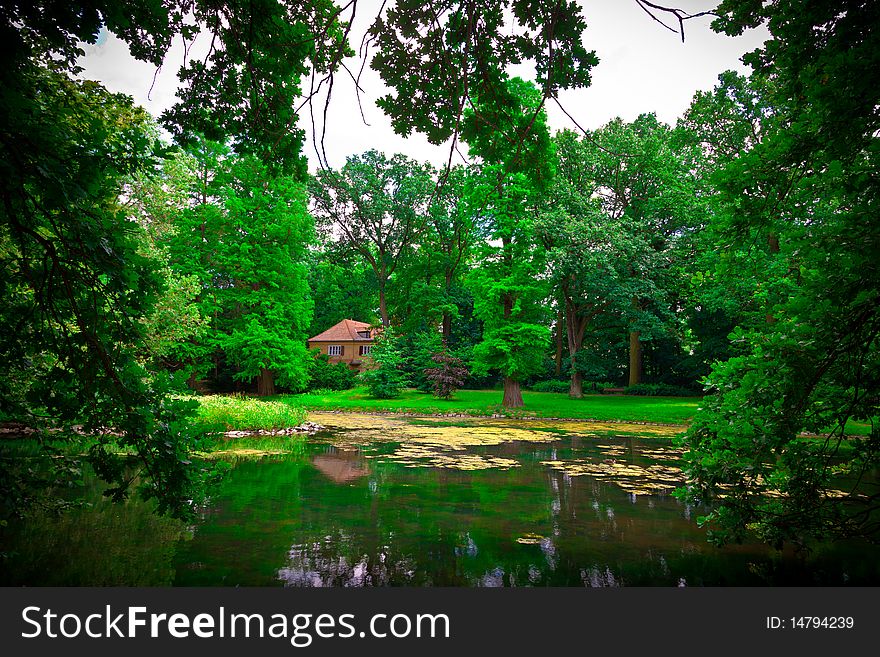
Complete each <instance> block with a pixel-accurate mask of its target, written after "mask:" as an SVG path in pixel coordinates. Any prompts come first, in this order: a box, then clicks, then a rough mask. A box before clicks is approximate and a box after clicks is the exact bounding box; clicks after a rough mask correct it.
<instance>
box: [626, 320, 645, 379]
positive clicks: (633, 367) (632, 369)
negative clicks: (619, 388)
mask: <svg viewBox="0 0 880 657" xmlns="http://www.w3.org/2000/svg"><path fill="white" fill-rule="evenodd" d="M641 382H642V343H641V341H640V340H639V332H638V331H631V332H630V334H629V385H631V386H634V385H636V384H637V383H641Z"/></svg>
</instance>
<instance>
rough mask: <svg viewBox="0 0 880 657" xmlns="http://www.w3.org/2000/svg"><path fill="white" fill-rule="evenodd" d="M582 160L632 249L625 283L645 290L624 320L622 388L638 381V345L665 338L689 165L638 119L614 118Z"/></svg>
mask: <svg viewBox="0 0 880 657" xmlns="http://www.w3.org/2000/svg"><path fill="white" fill-rule="evenodd" d="M587 143H588V144H589V145H590V147H591V148H590V150H591V153H590V155H589V157H588V158H587V159H586V166H587V167H588V171H589V173H588V176H589V177H590V178H592V179H593V180H594V181H595V185H596V193H597V196H598V197H599V199H600V200H601V203H602V207H603V209H604V211H605V213H606V214H607V216H608V217H610V218H611V219H612V220H616V221H619V222H621V226H625V227H626V229H627V231H628V233H629V234H630V235H631V239H632V242H631V244H632V245H633V246H635V245H636V244H641V245H647V246H649V248H647V249H645V248H637V249H633V250H632V256H636V255H637V254H638V257H632V259H631V260H630V261H629V267H630V276H631V277H632V278H634V279H641V281H642V285H643V288H644V289H645V291H651V294H649V295H645V296H642V295H640V294H634V295H633V297H632V299H631V302H630V309H629V312H628V313H626V318H627V320H628V322H627V323H628V324H629V384H630V385H635V384H637V383H640V382H641V381H642V374H643V363H642V360H643V357H642V342H643V341H644V340H645V339H647V338H650V337H651V336H652V335H654V334H662V333H663V332H664V330H665V329H664V322H665V320H666V319H668V318H669V306H668V303H667V302H666V299H664V293H665V291H666V290H667V289H669V287H670V286H671V285H672V282H671V281H670V276H671V275H674V274H675V268H674V267H672V266H671V265H672V264H673V262H674V260H675V258H674V254H675V252H676V246H677V244H678V242H680V241H681V238H682V236H683V235H685V234H686V233H687V228H688V227H689V225H690V224H691V223H692V222H693V215H694V214H695V210H696V209H697V208H698V207H699V206H698V204H697V203H696V197H695V193H694V190H695V188H694V182H695V181H694V176H693V174H692V172H691V171H690V169H689V166H688V165H689V162H688V160H687V158H686V157H683V154H682V153H680V152H679V151H678V149H677V148H676V141H675V139H674V135H673V131H672V130H671V129H670V128H669V126H667V125H665V124H663V123H660V122H659V121H657V118H656V117H655V116H654V115H653V114H643V115H641V116H640V117H638V118H637V119H636V120H635V121H633V122H632V123H624V122H623V121H621V120H620V119H615V120H613V121H611V122H610V123H608V124H607V125H605V126H603V127H602V128H601V129H599V130H597V131H596V132H594V133H593V134H592V135H590V138H589V140H588V141H587Z"/></svg>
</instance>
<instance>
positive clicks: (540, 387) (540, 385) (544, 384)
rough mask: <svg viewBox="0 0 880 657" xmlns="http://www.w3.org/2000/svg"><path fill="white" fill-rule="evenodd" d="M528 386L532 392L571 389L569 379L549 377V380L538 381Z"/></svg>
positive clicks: (565, 390)
mask: <svg viewBox="0 0 880 657" xmlns="http://www.w3.org/2000/svg"><path fill="white" fill-rule="evenodd" d="M529 387H530V389H531V390H533V391H534V392H568V391H569V390H570V389H571V381H560V380H559V379H550V380H549V381H538V382H537V383H533V384H532V385H531V386H529Z"/></svg>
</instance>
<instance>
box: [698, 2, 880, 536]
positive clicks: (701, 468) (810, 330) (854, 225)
mask: <svg viewBox="0 0 880 657" xmlns="http://www.w3.org/2000/svg"><path fill="white" fill-rule="evenodd" d="M718 11H719V13H720V15H721V17H720V18H719V19H718V20H717V21H716V22H715V24H714V25H715V27H716V29H720V30H724V31H726V32H727V33H729V34H738V33H740V32H741V31H742V30H743V29H744V28H746V27H749V26H752V25H758V24H762V23H765V24H767V26H768V27H769V29H770V33H771V39H770V40H769V41H768V42H767V43H766V44H765V47H764V48H761V49H759V50H757V51H755V52H754V53H751V54H749V55H747V56H746V58H745V61H746V62H747V63H750V64H751V65H752V66H753V67H754V68H755V73H754V74H753V78H754V76H758V77H759V79H758V80H757V81H756V83H755V84H756V85H758V86H759V87H761V88H767V89H768V96H767V102H768V104H769V105H770V107H772V108H773V110H772V112H773V114H774V115H775V116H776V120H775V121H773V122H769V123H766V124H764V133H763V134H762V135H761V136H760V137H761V138H760V140H758V141H757V142H755V143H749V144H746V145H745V148H744V149H743V151H742V152H741V153H739V155H738V156H737V157H736V158H734V159H733V160H731V161H729V162H726V163H725V164H724V166H723V167H722V169H721V170H720V171H719V173H718V174H717V176H716V178H715V181H714V183H715V185H716V188H717V189H718V192H719V196H720V200H721V203H722V207H724V208H726V210H727V211H726V212H725V213H723V214H721V215H720V216H719V226H718V230H719V233H720V234H721V235H723V236H724V237H725V238H726V240H727V242H726V244H729V245H730V246H728V247H727V248H726V251H736V250H744V249H745V248H747V246H746V245H747V243H748V242H752V243H757V244H766V245H767V247H766V250H767V253H768V255H769V261H770V262H771V263H774V264H776V265H777V266H774V267H770V268H766V269H767V271H766V276H765V278H764V280H763V281H758V283H757V284H756V285H754V292H753V294H752V297H753V303H754V304H755V306H756V307H760V308H762V309H765V310H766V313H765V314H764V320H763V321H753V322H750V323H748V324H747V325H745V326H743V327H741V328H740V329H739V330H738V331H737V332H736V334H735V340H736V341H737V342H738V343H740V344H741V345H742V346H743V352H742V354H741V355H738V356H736V357H734V358H731V359H730V360H728V361H726V362H724V363H721V364H718V365H717V366H716V367H714V368H713V371H712V374H711V375H710V376H709V379H708V385H709V386H710V390H711V391H712V393H713V394H712V395H711V396H710V397H708V398H707V400H706V402H705V404H704V407H703V411H702V412H700V413H699V414H698V415H697V417H696V418H695V420H694V423H693V425H692V427H691V429H690V430H689V431H688V433H687V436H686V439H685V444H686V446H687V447H688V450H689V453H688V455H687V459H688V466H689V467H688V474H689V476H690V487H689V489H688V492H687V496H688V497H689V498H691V499H699V500H701V501H707V500H714V501H716V506H715V507H714V510H713V511H712V512H711V513H710V514H709V515H708V516H707V518H706V519H704V520H705V521H706V522H708V523H709V526H710V527H711V528H712V529H713V530H714V531H715V533H714V537H715V538H716V539H718V540H735V539H739V538H741V537H743V536H744V535H745V533H746V532H747V531H748V530H754V531H755V532H757V533H758V535H759V536H761V537H762V538H763V539H764V540H766V541H768V542H770V543H773V544H776V545H780V544H782V543H784V542H787V541H790V542H794V543H798V544H805V543H807V542H808V541H809V540H810V539H811V538H826V537H837V536H852V535H876V532H877V530H878V527H880V525H878V523H877V517H876V504H877V499H878V498H877V494H876V493H874V492H871V491H865V490H863V489H862V488H861V486H860V484H859V482H860V481H861V477H862V475H863V473H865V472H868V471H870V470H871V469H872V468H876V465H877V463H878V460H880V452H878V446H880V440H878V438H880V434H878V429H877V427H876V424H874V425H872V429H871V433H870V435H868V436H867V437H864V438H858V437H852V436H849V437H845V434H846V433H847V428H846V423H847V422H848V421H849V420H851V419H865V420H872V419H873V418H876V417H877V416H878V412H880V394H878V391H880V349H878V334H880V315H878V309H880V303H878V301H880V279H878V269H877V266H876V253H877V252H878V247H880V230H878V224H877V222H876V221H874V220H873V218H874V217H876V214H877V209H878V200H880V199H878V195H877V185H876V177H877V171H878V154H880V153H878V140H877V134H878V133H877V131H878V128H880V116H878V114H877V111H876V108H877V106H878V101H880V97H878V95H880V85H878V82H880V80H878V67H877V53H878V52H880V50H878V47H880V30H878V28H880V13H878V12H880V7H878V6H877V5H876V3H860V2H828V1H822V2H813V3H808V4H806V5H792V4H789V3H770V4H764V3H752V2H739V1H727V2H723V3H722V4H721V5H720V7H719V9H718ZM766 80H770V81H771V82H772V84H770V83H768V82H766ZM722 244H725V243H724V242H722ZM724 256H725V253H722V259H723V258H724ZM735 272H736V269H734V270H733V272H732V273H733V274H734V275H735ZM767 288H769V289H770V291H771V293H770V294H768V293H767ZM783 292H784V293H783ZM872 421H873V420H872ZM803 430H807V431H812V432H816V433H819V434H820V436H821V437H820V438H819V439H809V440H808V439H804V438H802V437H800V433H801V432H802V431H803Z"/></svg>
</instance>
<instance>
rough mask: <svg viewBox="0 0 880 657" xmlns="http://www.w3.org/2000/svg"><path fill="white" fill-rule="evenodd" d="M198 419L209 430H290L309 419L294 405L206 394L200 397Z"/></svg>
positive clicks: (239, 396)
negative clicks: (218, 428)
mask: <svg viewBox="0 0 880 657" xmlns="http://www.w3.org/2000/svg"><path fill="white" fill-rule="evenodd" d="M197 400H198V404H199V410H198V414H197V416H196V420H197V421H198V422H200V423H201V424H203V425H204V426H205V427H206V428H217V427H220V428H222V430H223V431H227V430H233V429H235V430H240V431H244V430H249V429H267V430H272V429H289V428H291V427H298V426H299V425H301V424H302V423H303V422H305V419H306V412H305V411H304V410H303V409H302V408H298V407H296V406H293V405H291V404H285V403H282V402H278V401H267V400H261V399H254V398H252V397H244V396H241V395H229V396H224V395H206V396H202V397H198V398H197Z"/></svg>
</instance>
